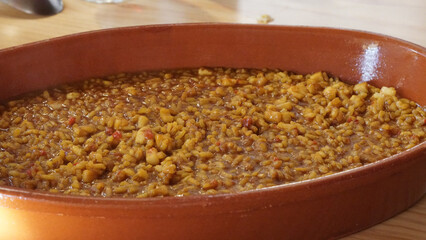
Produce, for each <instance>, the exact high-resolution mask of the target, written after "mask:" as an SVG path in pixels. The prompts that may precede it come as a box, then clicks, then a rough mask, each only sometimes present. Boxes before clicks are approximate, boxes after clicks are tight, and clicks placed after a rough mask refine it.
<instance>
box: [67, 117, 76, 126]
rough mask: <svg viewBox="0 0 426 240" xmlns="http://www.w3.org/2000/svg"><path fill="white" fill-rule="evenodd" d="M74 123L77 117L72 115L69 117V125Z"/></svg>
mask: <svg viewBox="0 0 426 240" xmlns="http://www.w3.org/2000/svg"><path fill="white" fill-rule="evenodd" d="M74 123H75V117H70V118H69V119H68V126H70V127H71V126H72V125H74Z"/></svg>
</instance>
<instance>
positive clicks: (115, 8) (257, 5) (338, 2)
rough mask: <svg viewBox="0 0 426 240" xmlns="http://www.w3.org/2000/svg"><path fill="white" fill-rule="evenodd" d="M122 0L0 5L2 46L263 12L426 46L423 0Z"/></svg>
mask: <svg viewBox="0 0 426 240" xmlns="http://www.w3.org/2000/svg"><path fill="white" fill-rule="evenodd" d="M9 1H11V0H9ZM12 1H13V0H12ZM21 1H22V0H21ZM27 1H34V0H27ZM37 1H43V0H37ZM92 1H94V0H92ZM121 1H122V2H121V3H106V4H97V3H93V2H88V1H85V0H63V3H64V9H63V11H62V12H61V13H59V14H56V15H53V16H48V17H45V16H36V15H28V14H26V13H23V12H20V11H18V10H16V9H14V8H12V7H10V6H8V5H6V4H1V3H0V48H5V47H10V46H14V45H19V44H23V43H28V42H33V41H37V40H42V39H47V38H51V37H56V36H61V35H66V34H70V33H76V32H82V31H88V30H95V29H103V28H112V27H121V26H134V25H141V24H163V23H186V22H231V23H257V22H258V21H259V18H261V16H262V15H265V14H267V15H269V16H270V17H271V18H272V19H273V20H272V19H271V20H272V21H271V22H270V23H269V24H279V25H310V26H327V27H338V28H350V29H359V30H366V31H372V32H378V33H383V34H387V35H391V36H394V37H398V38H402V39H404V40H407V41H411V42H414V43H417V44H419V45H422V46H426V34H425V33H426V1H425V0H404V1H401V0H322V1H316V0H298V1H295V0H263V1H262V0H239V1H238V0H121Z"/></svg>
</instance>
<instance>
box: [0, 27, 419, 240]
mask: <svg viewBox="0 0 426 240" xmlns="http://www.w3.org/2000/svg"><path fill="white" fill-rule="evenodd" d="M199 66H226V67H249V68H262V67H268V68H280V69H284V70H291V71H295V72H298V73H302V74H306V73H312V72H315V71H319V70H324V71H327V72H329V73H331V74H333V75H334V76H338V77H340V78H341V79H344V80H345V81H347V82H350V83H355V82H358V81H370V82H371V83H372V84H374V85H376V86H382V85H386V86H393V87H396V88H397V90H398V92H399V93H400V95H402V96H404V97H407V98H410V99H412V100H415V101H417V102H418V103H420V105H422V106H425V105H426V94H425V89H426V81H424V76H426V49H425V48H423V47H420V46H417V45H414V44H411V43H408V42H404V41H401V40H398V39H395V38H391V37H387V36H382V35H377V34H372V33H366V32H360V31H349V30H339V29H329V28H311V27H286V26H267V25H235V24H188V25H160V26H140V27H130V28H118V29H110V30H102V31H96V32H89V33H82V34H76V35H71V36H66V37H61V38H56V39H52V40H48V41H42V42H38V43H33V44H28V45H24V46H19V47H14V48H9V49H5V50H2V51H0V86H1V88H0V96H1V99H6V98H10V97H12V96H15V95H18V94H22V93H25V92H28V91H32V90H36V89H42V88H47V87H49V86H52V85H57V84H60V83H64V82H72V81H77V80H82V79H85V78H90V77H94V76H103V75H108V74H114V73H119V72H134V71H141V70H152V69H172V68H189V67H199ZM425 160H426V142H424V143H422V144H420V145H418V146H416V147H414V148H412V149H410V150H408V151H405V152H403V153H401V154H398V155H395V156H393V157H390V158H387V159H384V160H382V161H379V162H377V163H374V164H370V165H367V166H364V167H360V168H358V169H354V170H350V171H346V172H342V173H338V174H335V175H331V176H327V177H322V178H319V179H316V180H311V181H304V182H299V183H294V184H288V185H283V186H278V187H272V188H266V189H262V190H256V191H249V192H243V193H238V194H230V195H216V196H190V197H181V198H179V197H165V198H153V199H122V198H110V199H104V198H94V197H71V196H64V195H55V194H48V193H42V192H37V191H28V190H22V189H16V188H12V187H1V188H0V216H1V217H0V234H1V236H2V237H4V238H5V239H46V240H47V239H141V238H144V239H325V238H338V237H342V236H344V235H348V234H350V233H353V232H356V231H359V230H361V229H365V228H367V227H369V226H372V225H374V224H377V223H379V222H382V221H384V220H385V219H388V218H390V217H392V216H394V215H396V214H397V213H399V212H401V211H403V210H405V209H407V208H408V207H410V206H411V205H413V204H414V203H415V202H416V201H418V200H419V199H420V198H421V197H422V196H423V195H424V194H425V192H426V161H425Z"/></svg>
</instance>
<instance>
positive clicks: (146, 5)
mask: <svg viewBox="0 0 426 240" xmlns="http://www.w3.org/2000/svg"><path fill="white" fill-rule="evenodd" d="M64 4H65V9H64V11H63V12H62V13H60V14H58V15H55V16H50V17H40V16H32V15H27V14H24V13H21V12H18V11H17V10H15V9H12V8H10V7H9V6H7V5H4V4H0V49H2V48H6V47H11V46H16V45H20V44H24V43H28V42H33V41H38V40H43V39H48V38H52V37H57V36H62V35H66V34H71V33H77V32H82V31H88V30H95V29H103V28H112V27H120V26H131V25H141V24H159V23H183V22H234V23H235V22H238V23H256V22H257V19H258V18H260V17H261V16H262V15H264V14H268V15H270V16H271V17H272V18H273V19H274V20H273V21H272V22H271V23H269V24H281V25H310V26H329V27H339V28H350V29H360V30H366V31H373V32H378V33H383V34H387V35H391V36H395V37H398V38H402V39H405V40H407V41H411V42H414V43H417V44H419V45H422V46H426V1H425V0H406V1H401V0H358V1H351V0H323V1H317V0H298V1H295V0H293V1H292V0H281V1H279V0H276V1H273V0H267V1H266V0H263V1H261V0H257V1H256V0H240V1H237V0H216V1H212V0H180V1H176V0H127V1H126V0H125V1H124V2H123V3H121V4H94V3H88V2H85V1H83V0H65V1H64ZM345 239H350V240H355V239H386V240H388V239H426V198H425V197H424V198H423V199H422V200H421V201H420V202H419V203H417V204H416V205H415V206H414V207H412V208H410V209H409V210H407V211H405V212H403V213H401V214H399V215H398V216H396V217H394V218H392V219H390V220H388V221H386V222H384V223H381V224H379V225H376V226H374V227H372V228H370V229H367V230H365V231H362V232H360V233H356V234H353V235H351V236H349V237H347V238H345Z"/></svg>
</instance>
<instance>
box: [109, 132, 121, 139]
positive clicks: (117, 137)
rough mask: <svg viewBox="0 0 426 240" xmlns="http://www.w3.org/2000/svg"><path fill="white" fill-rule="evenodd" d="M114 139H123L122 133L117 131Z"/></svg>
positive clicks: (113, 135)
mask: <svg viewBox="0 0 426 240" xmlns="http://www.w3.org/2000/svg"><path fill="white" fill-rule="evenodd" d="M112 137H113V138H114V139H117V140H120V139H121V138H122V137H123V134H121V132H119V131H115V132H114V133H113V134H112Z"/></svg>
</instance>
